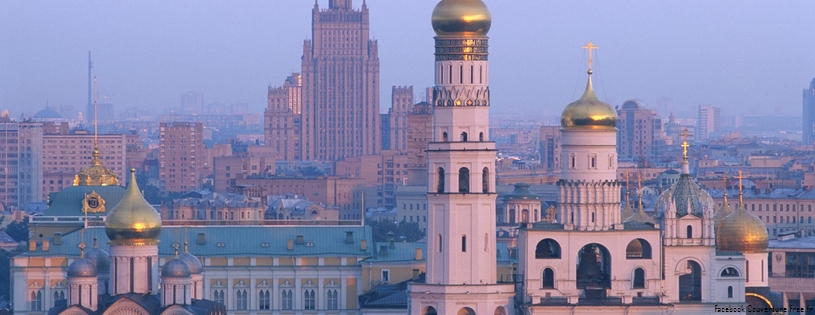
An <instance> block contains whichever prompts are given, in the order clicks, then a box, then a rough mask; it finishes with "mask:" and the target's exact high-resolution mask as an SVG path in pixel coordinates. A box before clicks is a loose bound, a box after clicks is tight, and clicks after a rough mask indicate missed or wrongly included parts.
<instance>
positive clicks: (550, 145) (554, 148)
mask: <svg viewBox="0 0 815 315" xmlns="http://www.w3.org/2000/svg"><path fill="white" fill-rule="evenodd" d="M540 133H541V136H540V137H541V140H540V149H539V151H538V152H539V154H540V164H541V166H542V167H543V168H544V169H546V170H547V171H550V172H556V171H557V172H559V171H560V168H561V167H560V145H561V137H560V126H541V132H540Z"/></svg>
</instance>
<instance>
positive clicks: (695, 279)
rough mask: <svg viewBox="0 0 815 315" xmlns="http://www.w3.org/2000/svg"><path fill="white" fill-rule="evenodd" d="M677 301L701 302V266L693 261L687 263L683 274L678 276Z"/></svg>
mask: <svg viewBox="0 0 815 315" xmlns="http://www.w3.org/2000/svg"><path fill="white" fill-rule="evenodd" d="M679 300H680V301H683V302H684V301H701V300H702V266H700V265H699V264H698V263H697V262H695V261H690V260H689V261H688V262H687V265H686V266H685V271H684V274H682V275H680V276H679Z"/></svg>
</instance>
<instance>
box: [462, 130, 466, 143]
mask: <svg viewBox="0 0 815 315" xmlns="http://www.w3.org/2000/svg"><path fill="white" fill-rule="evenodd" d="M461 142H467V133H466V132H462V133H461Z"/></svg>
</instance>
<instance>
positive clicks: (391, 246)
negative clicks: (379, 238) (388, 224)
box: [387, 231, 396, 249]
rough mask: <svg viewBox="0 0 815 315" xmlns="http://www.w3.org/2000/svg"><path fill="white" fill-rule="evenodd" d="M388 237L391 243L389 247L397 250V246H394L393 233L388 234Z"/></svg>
mask: <svg viewBox="0 0 815 315" xmlns="http://www.w3.org/2000/svg"><path fill="white" fill-rule="evenodd" d="M387 235H388V243H389V246H388V247H389V248H390V249H394V248H396V245H394V244H393V231H391V232H388V234H387Z"/></svg>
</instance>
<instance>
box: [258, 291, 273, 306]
mask: <svg viewBox="0 0 815 315" xmlns="http://www.w3.org/2000/svg"><path fill="white" fill-rule="evenodd" d="M271 308H272V299H271V295H270V292H269V290H260V291H258V309H261V310H268V309H271Z"/></svg>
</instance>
